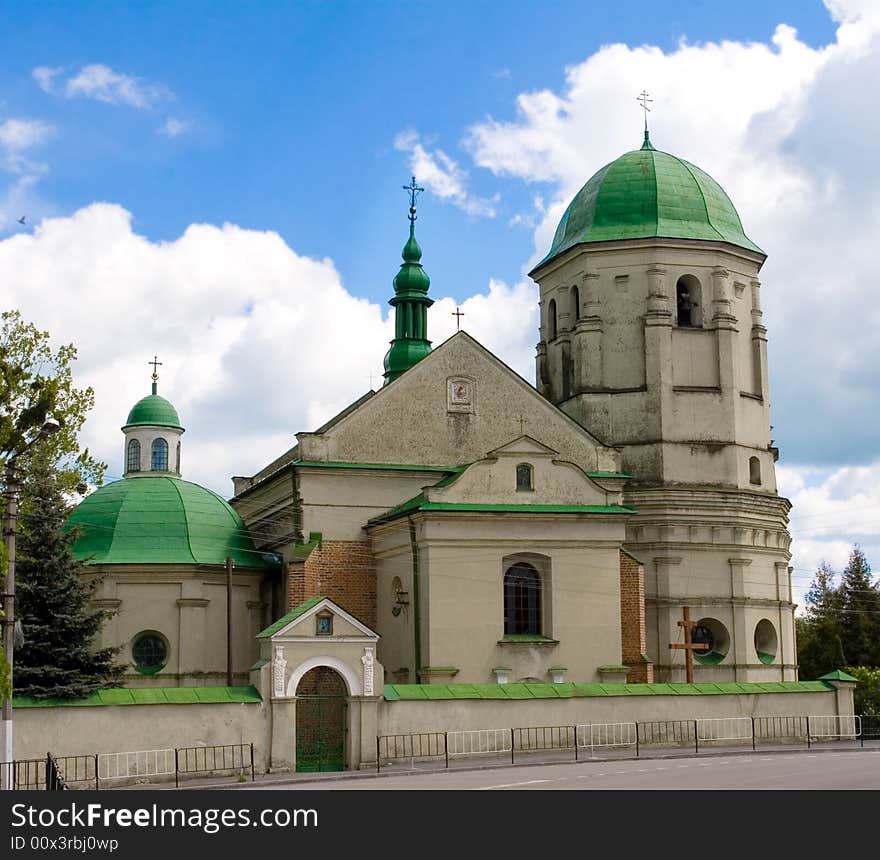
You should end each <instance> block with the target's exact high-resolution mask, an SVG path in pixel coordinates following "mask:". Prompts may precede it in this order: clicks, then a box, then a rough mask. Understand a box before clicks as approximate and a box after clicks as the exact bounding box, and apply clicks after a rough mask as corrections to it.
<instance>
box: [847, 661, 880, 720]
mask: <svg viewBox="0 0 880 860" xmlns="http://www.w3.org/2000/svg"><path fill="white" fill-rule="evenodd" d="M844 672H847V673H848V674H850V675H852V676H853V677H854V678H855V679H856V680H857V681H858V682H859V683H858V684H857V685H856V688H855V690H854V691H853V704H854V706H855V712H856V713H857V714H861V716H863V717H880V669H871V668H868V667H867V666H847V667H846V668H845V669H844Z"/></svg>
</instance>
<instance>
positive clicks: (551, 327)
mask: <svg viewBox="0 0 880 860" xmlns="http://www.w3.org/2000/svg"><path fill="white" fill-rule="evenodd" d="M555 337H556V299H550V304H548V305H547V339H548V340H553V338H555Z"/></svg>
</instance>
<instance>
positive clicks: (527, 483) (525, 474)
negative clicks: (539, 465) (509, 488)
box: [516, 463, 535, 490]
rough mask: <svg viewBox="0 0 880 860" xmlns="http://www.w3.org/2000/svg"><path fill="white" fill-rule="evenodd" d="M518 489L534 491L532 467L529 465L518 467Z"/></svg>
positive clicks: (521, 464)
mask: <svg viewBox="0 0 880 860" xmlns="http://www.w3.org/2000/svg"><path fill="white" fill-rule="evenodd" d="M516 488H517V489H518V490H534V489H535V487H534V485H533V484H532V467H531V466H530V465H529V464H528V463H520V464H519V465H518V466H517V467H516Z"/></svg>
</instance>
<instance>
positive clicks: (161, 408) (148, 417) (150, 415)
mask: <svg viewBox="0 0 880 860" xmlns="http://www.w3.org/2000/svg"><path fill="white" fill-rule="evenodd" d="M141 424H148V425H152V426H158V427H176V428H178V429H180V430H183V427H181V426H180V418H178V417H177V410H176V409H175V408H174V407H173V406H172V405H171V403H170V402H169V401H167V400H166V399H165V398H164V397H160V396H159V395H158V394H156V393H155V391H154V392H153V393H152V394H148V395H147V396H146V397H142V398H141V399H140V400H138V402H137V403H135V405H134V406H132V407H131V412H129V413H128V418H126V420H125V426H124V427H123V428H122V429H123V430H125V429H126V428H127V427H136V426H138V425H141Z"/></svg>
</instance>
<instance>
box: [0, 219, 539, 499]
mask: <svg viewBox="0 0 880 860" xmlns="http://www.w3.org/2000/svg"><path fill="white" fill-rule="evenodd" d="M131 220H132V217H131V214H130V213H129V212H127V211H126V210H125V209H123V208H122V207H120V206H116V205H113V204H109V203H94V204H92V205H90V206H87V207H85V208H83V209H80V210H79V211H78V212H75V213H74V214H73V215H71V216H69V217H64V218H54V219H51V220H44V221H43V222H42V223H41V224H39V225H37V227H36V229H35V230H34V232H33V233H32V234H21V235H17V236H13V237H12V238H9V239H6V240H5V241H0V271H2V272H3V277H2V278H0V307H17V308H19V309H20V310H21V311H22V313H23V314H24V316H25V318H26V319H28V320H31V321H33V322H34V323H35V324H37V325H38V326H39V327H40V328H45V329H48V330H49V331H50V332H51V334H52V336H53V338H54V339H55V341H56V342H58V343H61V342H68V341H73V342H75V343H76V345H77V347H78V349H79V359H78V361H77V362H76V366H75V376H76V379H77V382H78V384H80V385H84V384H88V385H92V386H93V387H94V389H95V395H96V397H95V400H96V405H95V409H94V410H93V412H92V414H91V416H90V417H89V420H88V421H87V423H86V428H85V432H84V435H83V439H82V441H83V443H84V444H87V445H88V446H89V447H90V449H91V450H92V452H93V453H94V454H95V455H96V456H98V457H99V458H101V459H103V460H105V461H106V462H108V463H109V464H110V470H109V475H110V476H113V475H117V476H118V475H119V474H120V472H121V468H122V466H121V461H122V434H121V433H120V432H119V427H120V426H121V425H122V423H123V422H124V420H125V416H126V415H127V413H128V410H129V409H130V408H131V406H132V404H133V403H134V402H135V401H137V400H138V399H139V398H140V397H142V396H143V395H144V394H147V393H148V392H149V372H150V368H149V367H148V365H147V361H148V360H149V359H151V358H152V357H153V355H154V354H158V356H159V360H160V361H162V362H163V365H162V367H161V369H160V380H159V391H160V393H161V394H163V395H164V396H166V397H168V398H169V399H170V400H171V401H172V402H173V403H174V404H175V405H176V406H177V408H178V410H179V412H180V416H181V420H182V422H183V425H184V426H185V427H186V428H187V433H186V435H185V436H184V451H183V456H184V466H185V468H184V470H183V471H184V477H186V478H188V479H189V480H193V481H196V482H198V483H203V484H205V485H206V486H209V487H212V488H213V489H215V490H217V491H218V492H220V493H223V494H226V495H229V494H231V485H230V483H229V477H230V476H231V475H233V474H252V473H253V472H254V471H256V470H257V469H258V468H261V467H262V466H264V465H265V464H266V463H268V462H270V461H271V460H272V459H274V458H275V457H277V456H278V455H280V454H281V453H283V451H285V450H286V449H287V448H288V447H290V446H291V445H292V444H293V443H294V441H295V440H294V433H296V432H297V431H299V430H313V429H315V427H316V426H318V425H319V424H321V423H322V422H323V421H325V420H326V419H327V418H329V417H331V416H332V415H333V414H335V413H336V412H337V411H339V410H340V409H341V408H343V407H344V406H346V405H348V404H349V403H351V402H352V401H353V400H355V399H356V398H358V397H360V396H361V395H362V394H364V393H365V392H366V391H367V390H368V388H369V387H370V380H369V374H370V372H371V371H372V373H373V375H374V376H373V386H374V387H378V386H379V385H380V384H381V369H382V358H383V356H384V354H385V352H386V350H387V349H388V343H389V341H390V340H391V338H392V337H393V333H394V326H393V321H392V320H391V318H390V317H389V316H388V315H387V313H386V311H387V310H388V309H387V308H381V307H379V305H377V304H374V303H371V302H369V301H366V300H364V299H362V298H358V297H356V296H353V295H351V294H350V293H349V292H348V291H346V289H345V287H344V286H343V284H342V281H341V278H340V276H339V273H338V272H337V270H336V268H335V267H334V265H333V262H332V261H331V260H328V259H324V260H314V259H310V258H308V257H303V256H300V255H298V254H297V253H296V252H295V251H294V250H292V249H291V248H290V247H288V246H287V245H286V244H285V242H284V241H283V240H282V239H281V238H280V237H279V236H278V235H277V234H276V233H273V232H259V231H255V230H245V229H242V228H240V227H237V226H235V225H232V224H224V225H223V226H222V227H218V226H213V225H209V224H193V225H190V226H189V227H188V228H187V230H186V231H185V232H184V233H183V235H182V236H180V237H179V238H177V239H175V240H173V241H168V242H151V241H150V240H149V239H147V238H146V237H144V236H139V235H138V234H136V233H135V232H134V231H133V230H132V226H131ZM530 293H531V288H530V287H527V286H526V285H524V284H520V285H517V286H516V287H513V288H508V287H507V286H505V285H504V284H499V283H494V282H493V283H492V284H490V285H489V289H488V291H487V292H486V293H485V294H481V295H477V296H473V297H471V298H469V299H466V300H465V301H464V303H463V304H462V309H463V310H464V311H465V313H466V314H467V316H466V317H465V318H464V319H463V327H464V328H465V329H467V330H468V331H469V332H471V333H472V334H473V335H474V336H476V337H478V338H480V339H481V340H482V341H483V342H484V343H485V344H486V345H487V346H488V347H489V348H490V349H497V350H498V352H499V354H500V355H501V356H502V357H503V358H505V359H506V360H507V361H508V362H510V363H511V364H513V365H514V367H515V368H516V369H517V370H519V372H520V373H524V374H528V373H529V365H530V363H531V353H532V350H533V343H531V342H530V341H531V340H532V339H533V338H532V337H530V336H529V334H530V331H533V326H534V325H536V320H535V318H534V314H535V310H534V307H535V302H534V296H533V295H530ZM453 308H454V305H453V303H452V299H449V298H440V299H439V300H438V301H437V303H436V304H435V306H434V308H432V309H431V311H430V317H429V336H430V337H431V339H432V340H433V341H434V343H435V345H436V344H438V343H439V342H441V341H442V340H444V339H445V338H446V337H447V336H448V335H449V334H451V333H452V331H454V319H453V318H452V317H451V316H450V314H451V312H452V310H453ZM530 317H531V318H532V326H530V325H529V322H528V321H529V319H530ZM331 329H332V336H328V331H331ZM510 331H514V332H517V333H520V332H522V333H523V334H522V336H521V337H514V338H513V339H512V340H511V338H510V336H509V334H508V332H510Z"/></svg>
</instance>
